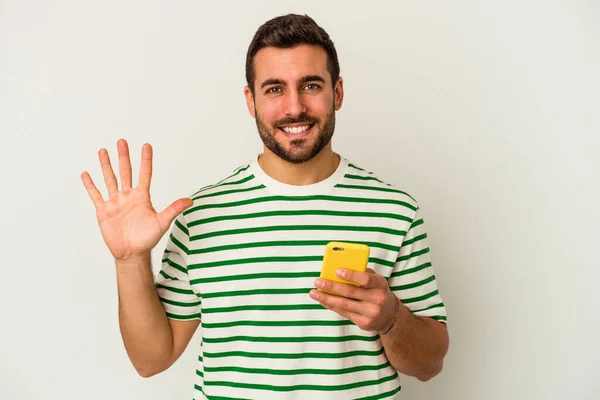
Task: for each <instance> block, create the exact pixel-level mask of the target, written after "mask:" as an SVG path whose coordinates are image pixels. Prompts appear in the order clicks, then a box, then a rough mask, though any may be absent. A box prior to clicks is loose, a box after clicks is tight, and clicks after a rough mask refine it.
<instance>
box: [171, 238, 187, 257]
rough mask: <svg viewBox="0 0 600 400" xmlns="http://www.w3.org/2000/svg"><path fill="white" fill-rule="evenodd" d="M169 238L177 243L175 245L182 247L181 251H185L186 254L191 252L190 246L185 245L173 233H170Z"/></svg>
mask: <svg viewBox="0 0 600 400" xmlns="http://www.w3.org/2000/svg"><path fill="white" fill-rule="evenodd" d="M169 239H170V240H171V242H173V244H175V246H177V247H179V248H180V249H181V251H183V252H184V253H185V254H190V251H189V250H188V248H187V247H185V246H184V245H183V243H181V242H180V241H179V240H177V239H176V238H175V236H173V234H171V235H169Z"/></svg>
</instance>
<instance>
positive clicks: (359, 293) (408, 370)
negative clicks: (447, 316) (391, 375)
mask: <svg viewBox="0 0 600 400" xmlns="http://www.w3.org/2000/svg"><path fill="white" fill-rule="evenodd" d="M337 275H338V276H339V277H340V278H343V279H345V280H348V281H351V282H355V283H358V284H359V285H360V287H356V286H353V285H350V284H347V283H338V282H334V281H330V280H327V279H317V280H316V281H315V286H316V287H318V288H321V289H325V290H328V291H331V292H335V293H338V294H340V295H341V296H334V295H330V294H327V293H322V292H318V291H317V290H311V291H310V293H309V294H310V297H312V298H313V299H315V300H317V301H319V302H320V303H321V304H322V305H323V306H324V307H327V308H329V309H330V310H333V311H335V312H337V313H338V314H340V315H342V316H344V317H346V318H348V319H349V320H351V321H352V322H354V323H355V324H356V325H357V326H358V327H359V328H361V329H363V330H366V331H378V332H379V333H380V338H381V341H382V344H383V347H384V351H385V354H386V356H387V357H388V360H389V361H390V364H392V366H393V367H394V368H396V370H398V371H400V372H402V373H404V374H406V375H410V376H414V377H416V378H417V379H419V380H421V381H426V380H429V379H431V378H433V377H434V376H435V375H437V374H438V373H439V372H440V371H441V370H442V365H443V359H444V356H445V355H446V351H447V349H448V341H449V340H448V332H447V330H446V327H445V326H444V325H443V324H442V323H440V322H437V321H436V320H434V319H432V318H427V317H418V316H415V315H413V313H412V312H411V311H410V310H409V309H408V308H407V307H406V306H404V305H402V304H401V303H400V302H399V301H398V299H397V297H396V295H394V293H392V291H391V289H390V287H389V286H388V284H387V281H386V279H385V278H384V277H383V276H381V275H379V274H377V273H375V271H373V270H372V269H370V268H369V269H367V272H356V271H352V270H346V269H339V270H338V271H337ZM397 311H398V317H396V320H395V321H394V317H395V315H396V312H397ZM392 323H393V324H394V325H393V327H392V329H391V330H390V331H389V332H387V333H385V334H383V332H385V331H386V330H387V328H388V327H389V326H390V325H391V324H392Z"/></svg>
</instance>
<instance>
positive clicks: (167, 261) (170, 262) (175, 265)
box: [161, 258, 187, 274]
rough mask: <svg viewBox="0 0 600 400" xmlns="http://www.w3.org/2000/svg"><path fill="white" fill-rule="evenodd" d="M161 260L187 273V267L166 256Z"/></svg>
mask: <svg viewBox="0 0 600 400" xmlns="http://www.w3.org/2000/svg"><path fill="white" fill-rule="evenodd" d="M161 262H163V263H167V264H168V265H170V266H171V267H173V268H175V269H176V270H177V271H179V272H182V273H184V274H187V269H185V268H183V267H182V266H181V265H179V264H177V263H175V262H173V261H171V260H169V259H168V258H164V259H163V260H162V261H161Z"/></svg>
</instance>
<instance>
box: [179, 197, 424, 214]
mask: <svg viewBox="0 0 600 400" xmlns="http://www.w3.org/2000/svg"><path fill="white" fill-rule="evenodd" d="M313 200H325V201H337V202H345V203H371V204H395V205H400V206H404V207H406V208H409V209H411V210H413V211H416V210H417V208H416V207H415V206H413V205H412V204H410V203H407V202H405V201H400V200H395V199H371V198H362V197H342V196H329V195H315V196H267V197H257V198H254V199H247V200H241V201H234V202H230V203H214V204H202V205H198V206H196V207H192V208H189V209H187V210H185V211H184V212H183V215H188V214H191V213H193V212H195V211H199V210H206V209H210V208H230V207H238V206H244V205H248V204H256V203H264V202H270V201H286V202H289V201H313Z"/></svg>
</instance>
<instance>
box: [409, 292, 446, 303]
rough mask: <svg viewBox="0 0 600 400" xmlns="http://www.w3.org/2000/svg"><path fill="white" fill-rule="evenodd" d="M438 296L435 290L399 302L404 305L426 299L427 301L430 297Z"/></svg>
mask: <svg viewBox="0 0 600 400" xmlns="http://www.w3.org/2000/svg"><path fill="white" fill-rule="evenodd" d="M438 294H439V292H438V291H437V290H434V291H433V292H431V293H427V294H424V295H423V296H419V297H411V298H408V299H400V301H401V302H402V303H404V304H408V303H416V302H419V301H423V300H427V299H429V298H431V297H434V296H437V295H438Z"/></svg>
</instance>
